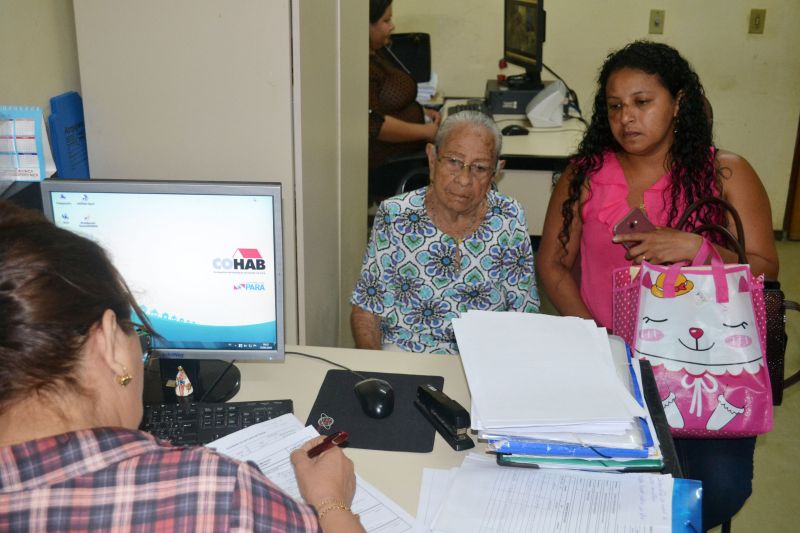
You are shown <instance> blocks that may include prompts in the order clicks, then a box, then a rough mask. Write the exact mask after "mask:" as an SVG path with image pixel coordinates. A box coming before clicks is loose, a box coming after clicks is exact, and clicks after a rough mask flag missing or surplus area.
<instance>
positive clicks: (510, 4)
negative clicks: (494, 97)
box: [503, 0, 545, 88]
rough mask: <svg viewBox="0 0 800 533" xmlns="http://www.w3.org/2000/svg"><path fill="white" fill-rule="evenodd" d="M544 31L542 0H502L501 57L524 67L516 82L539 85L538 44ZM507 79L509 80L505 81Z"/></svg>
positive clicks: (540, 67) (539, 53) (540, 53)
mask: <svg viewBox="0 0 800 533" xmlns="http://www.w3.org/2000/svg"><path fill="white" fill-rule="evenodd" d="M544 34H545V12H544V7H543V0H506V3H505V18H504V31H503V39H504V56H505V58H506V60H507V61H508V62H509V63H513V64H514V65H517V66H519V67H523V68H524V69H525V77H524V78H522V79H521V80H520V83H526V84H529V85H533V86H534V87H532V88H541V85H542V80H541V73H542V43H543V42H544ZM509 81H511V80H509Z"/></svg>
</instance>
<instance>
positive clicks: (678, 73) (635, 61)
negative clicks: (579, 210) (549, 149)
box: [558, 41, 727, 253]
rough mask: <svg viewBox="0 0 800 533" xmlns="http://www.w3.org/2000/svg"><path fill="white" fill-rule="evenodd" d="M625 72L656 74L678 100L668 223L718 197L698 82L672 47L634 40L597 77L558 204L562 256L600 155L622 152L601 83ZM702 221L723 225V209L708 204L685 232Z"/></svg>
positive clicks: (718, 174)
mask: <svg viewBox="0 0 800 533" xmlns="http://www.w3.org/2000/svg"><path fill="white" fill-rule="evenodd" d="M624 68H629V69H635V70H641V71H643V72H646V73H648V74H653V75H655V76H656V77H657V78H658V80H659V81H660V82H661V85H663V86H664V87H665V88H666V89H667V90H668V91H669V92H670V94H671V95H672V97H673V98H677V99H679V106H678V115H677V117H676V118H675V125H674V128H675V132H674V136H673V143H672V146H671V147H670V150H669V156H668V160H667V161H665V163H664V164H665V170H669V172H670V173H671V186H670V187H668V188H667V189H666V191H665V195H668V196H669V198H665V205H666V206H667V208H668V209H669V216H668V225H670V226H672V225H673V224H675V222H677V220H678V218H679V217H680V215H681V214H682V213H681V212H680V211H679V209H680V208H682V206H684V205H686V206H688V205H690V204H691V203H692V202H694V201H695V200H697V199H699V198H703V197H706V196H716V195H719V194H720V193H721V191H722V184H721V178H722V170H721V169H719V168H718V167H717V165H716V163H715V158H714V156H713V152H712V150H711V148H712V147H713V139H712V131H711V130H712V126H711V120H710V117H709V115H708V111H707V107H706V106H707V105H708V104H707V100H706V97H705V91H704V90H703V86H702V84H701V83H700V79H699V78H698V76H697V74H696V73H695V71H694V70H693V69H692V67H691V66H690V65H689V63H688V62H687V61H686V60H685V59H684V58H683V57H681V55H680V54H679V53H678V51H677V50H675V49H674V48H672V47H670V46H668V45H666V44H661V43H654V42H649V41H635V42H633V43H630V44H628V45H627V46H625V47H624V48H622V49H620V50H617V51H616V52H613V53H611V54H610V55H609V56H608V57H607V58H606V61H605V63H604V64H603V67H602V69H601V70H600V76H599V77H598V79H597V94H596V95H595V98H594V110H593V114H592V120H591V123H590V124H589V127H588V129H587V130H586V134H585V135H584V137H583V141H581V144H580V146H579V147H578V151H577V153H576V154H575V155H574V156H573V157H572V159H571V161H570V165H571V166H572V169H573V178H572V181H571V182H570V185H569V195H568V197H567V199H566V200H565V201H564V203H563V205H562V206H561V214H562V216H563V225H562V226H561V231H560V233H559V235H558V239H559V241H560V242H561V245H562V247H563V248H564V251H565V253H566V245H567V243H568V242H569V228H570V226H571V225H572V222H573V216H574V215H573V210H574V207H575V203H576V202H578V201H579V199H580V194H581V190H582V188H583V187H589V176H591V175H592V174H593V173H595V172H597V171H598V170H599V169H600V167H602V165H603V154H604V153H605V152H607V151H609V150H610V151H613V152H618V151H620V150H621V147H620V145H619V143H617V141H616V139H614V136H613V135H612V133H611V126H610V125H609V123H608V108H607V105H606V85H607V83H608V79H609V77H610V76H611V75H612V74H613V73H615V72H617V71H618V70H621V69H624ZM589 194H591V189H589ZM705 223H717V224H722V225H723V226H727V223H726V219H725V214H724V213H723V212H722V210H721V209H720V208H719V207H718V206H708V207H707V208H705V209H703V210H701V212H700V213H699V215H698V216H696V217H693V219H691V220H690V221H689V224H688V228H687V229H693V228H695V227H698V226H700V225H702V224H705Z"/></svg>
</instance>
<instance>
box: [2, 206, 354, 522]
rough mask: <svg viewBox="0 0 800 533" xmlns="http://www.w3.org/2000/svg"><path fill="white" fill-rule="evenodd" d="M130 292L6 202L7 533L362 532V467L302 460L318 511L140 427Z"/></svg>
mask: <svg viewBox="0 0 800 533" xmlns="http://www.w3.org/2000/svg"><path fill="white" fill-rule="evenodd" d="M131 310H133V313H134V314H135V315H136V319H137V320H138V321H140V322H141V323H142V324H144V328H149V325H148V324H149V323H148V321H147V317H146V316H144V314H143V313H142V311H141V309H139V307H138V306H137V305H136V302H135V301H134V299H133V297H132V296H131V293H130V291H129V290H128V288H127V287H126V286H125V282H124V281H123V280H122V278H121V277H120V275H119V274H118V273H117V271H116V270H115V269H114V267H113V266H112V265H111V263H110V262H109V260H108V258H107V257H106V255H105V253H104V252H103V250H102V249H101V248H100V247H99V246H98V245H97V244H95V243H93V242H91V241H89V240H87V239H84V238H82V237H79V236H77V235H76V234H73V233H70V232H68V231H65V230H61V229H58V228H56V227H55V226H53V225H52V224H49V223H48V222H47V221H46V220H44V219H43V218H42V217H41V215H39V214H36V213H34V212H28V211H25V210H22V209H20V208H17V207H15V206H13V205H11V204H8V203H5V202H0V531H112V530H113V531H132V530H135V531H178V530H180V531H196V532H200V531H208V532H220V531H232V530H235V531H283V532H288V531H293V532H300V531H319V530H320V527H321V528H322V530H323V531H363V528H362V527H361V524H360V523H359V522H358V517H357V516H356V515H354V514H353V513H351V512H350V510H349V505H350V502H351V501H352V498H353V494H354V492H355V477H354V474H353V464H352V463H351V462H350V460H349V459H347V458H346V457H345V456H344V455H343V454H342V452H341V450H339V449H338V448H334V449H332V450H328V451H326V452H323V453H322V454H321V455H319V456H317V457H315V458H314V459H311V458H309V457H308V455H307V454H306V453H305V452H306V451H307V450H309V449H310V447H311V446H313V445H314V444H315V443H316V442H319V440H321V438H319V439H315V440H312V441H309V442H308V443H306V444H305V445H304V446H303V447H302V448H301V449H299V450H297V451H295V452H294V453H293V454H292V462H293V464H294V466H295V472H296V474H297V481H298V484H299V487H300V492H301V493H302V495H303V497H304V499H305V501H306V502H308V503H309V504H310V506H309V505H304V504H302V503H299V502H296V501H295V500H294V499H292V498H291V497H290V496H289V495H287V494H285V493H283V492H282V491H281V490H280V489H278V488H277V487H276V486H275V485H273V484H272V483H271V482H270V481H269V480H268V479H267V478H266V477H264V475H263V474H261V472H260V471H259V470H258V468H257V467H256V466H255V465H253V464H246V463H242V462H239V461H235V460H233V459H229V458H227V457H224V456H222V455H219V454H217V453H216V452H214V451H213V450H211V449H209V448H203V447H194V448H187V447H173V446H171V445H169V444H168V443H165V442H160V441H157V440H156V439H155V438H154V437H152V436H151V435H149V434H147V433H144V432H141V431H138V430H137V429H136V428H137V427H138V425H139V421H140V419H141V417H142V383H143V378H144V377H143V373H144V368H143V364H142V356H143V354H142V348H141V345H140V342H139V336H138V333H137V328H138V326H135V325H134V323H133V322H132V321H131Z"/></svg>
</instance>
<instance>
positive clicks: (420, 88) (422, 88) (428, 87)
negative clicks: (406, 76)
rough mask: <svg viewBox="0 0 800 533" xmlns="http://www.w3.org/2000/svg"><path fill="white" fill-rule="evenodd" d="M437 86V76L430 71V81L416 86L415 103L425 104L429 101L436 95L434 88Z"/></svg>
mask: <svg viewBox="0 0 800 533" xmlns="http://www.w3.org/2000/svg"><path fill="white" fill-rule="evenodd" d="M437 85H439V76H437V75H436V73H435V72H433V71H431V79H429V80H428V81H423V82H420V83H418V84H417V102H419V103H420V104H426V103H428V102H430V101H431V99H432V98H433V95H435V94H436V86H437Z"/></svg>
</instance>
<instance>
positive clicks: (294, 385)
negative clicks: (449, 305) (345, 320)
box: [233, 346, 480, 516]
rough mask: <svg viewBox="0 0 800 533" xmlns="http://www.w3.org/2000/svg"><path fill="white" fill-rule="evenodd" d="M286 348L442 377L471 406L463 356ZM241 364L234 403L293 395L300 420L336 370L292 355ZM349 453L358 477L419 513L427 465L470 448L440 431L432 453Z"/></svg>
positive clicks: (375, 368) (445, 462)
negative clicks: (447, 438)
mask: <svg viewBox="0 0 800 533" xmlns="http://www.w3.org/2000/svg"><path fill="white" fill-rule="evenodd" d="M286 349H287V351H293V350H297V351H300V352H305V353H308V354H311V355H316V356H319V357H325V358H327V359H330V360H331V361H334V362H336V363H339V364H341V365H344V366H347V367H349V368H351V369H353V370H364V371H372V372H396V373H403V374H430V375H439V376H443V377H444V392H445V393H447V394H448V395H449V396H450V397H452V398H453V399H454V400H456V401H458V402H459V403H461V404H462V405H464V406H469V405H470V397H469V392H468V390H467V383H466V379H465V377H464V370H463V368H462V366H461V358H459V357H454V356H445V355H430V354H427V355H417V354H410V353H401V352H382V351H373V350H355V349H344V348H320V347H310V346H287V347H286ZM236 366H238V367H239V369H240V371H241V373H242V385H241V389H240V390H239V393H238V394H237V395H236V396H235V397H234V398H233V400H234V401H248V400H264V399H280V398H291V399H292V400H294V413H295V415H296V416H297V418H299V419H300V421H301V422H305V420H306V418H307V417H308V414H309V412H310V411H311V407H312V406H313V404H314V400H315V399H316V397H317V392H318V391H319V387H320V385H322V381H323V379H324V378H325V374H326V373H327V372H328V370H331V369H332V368H335V367H333V366H331V365H329V364H328V363H325V362H323V361H318V360H315V359H310V358H307V357H302V356H298V355H292V354H287V356H286V362H285V363H282V364H281V363H258V362H237V363H236ZM477 448H478V449H480V445H478V446H477ZM346 453H347V455H348V457H350V459H352V460H353V462H354V463H355V467H356V472H358V474H359V475H361V476H362V477H363V478H364V479H366V480H367V481H369V482H370V483H372V484H373V485H375V486H376V487H377V488H378V489H379V490H381V491H382V492H383V493H384V494H386V495H387V496H389V497H390V498H391V499H393V500H394V501H395V502H397V503H398V504H399V505H400V506H402V507H403V508H404V509H405V510H406V511H408V512H409V513H410V514H411V515H412V516H416V514H417V500H418V498H419V487H420V483H421V481H422V469H423V468H425V467H429V468H450V467H453V466H458V465H460V464H461V461H462V460H463V457H464V455H465V454H466V453H467V452H456V451H453V449H452V448H450V446H448V444H447V443H446V442H445V441H444V440H443V439H442V437H441V436H439V435H438V434H437V435H436V440H435V442H434V447H433V452H431V453H407V452H382V451H376V450H360V449H348V450H347V452H346Z"/></svg>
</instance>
